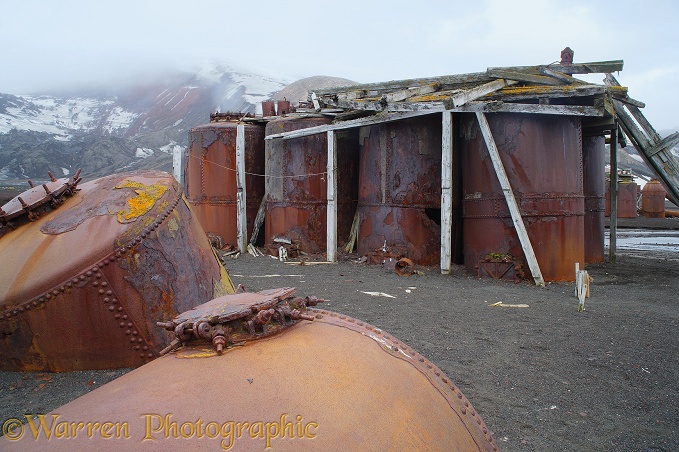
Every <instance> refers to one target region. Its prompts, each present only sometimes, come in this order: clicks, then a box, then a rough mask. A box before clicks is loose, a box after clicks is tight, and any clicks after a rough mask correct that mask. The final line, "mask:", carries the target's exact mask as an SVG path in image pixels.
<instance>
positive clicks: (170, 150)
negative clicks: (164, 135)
mask: <svg viewBox="0 0 679 452" xmlns="http://www.w3.org/2000/svg"><path fill="white" fill-rule="evenodd" d="M183 151H184V146H181V145H179V144H177V142H176V141H174V140H172V141H170V143H169V144H166V145H165V146H161V147H160V152H164V153H165V154H170V155H174V153H175V152H183Z"/></svg>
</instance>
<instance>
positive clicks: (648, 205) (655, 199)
mask: <svg viewBox="0 0 679 452" xmlns="http://www.w3.org/2000/svg"><path fill="white" fill-rule="evenodd" d="M665 196H667V192H666V191H665V188H664V187H663V186H662V184H661V183H660V182H658V181H657V180H656V179H651V180H650V181H649V182H647V183H646V184H645V185H644V188H642V189H641V215H642V216H644V217H649V218H665Z"/></svg>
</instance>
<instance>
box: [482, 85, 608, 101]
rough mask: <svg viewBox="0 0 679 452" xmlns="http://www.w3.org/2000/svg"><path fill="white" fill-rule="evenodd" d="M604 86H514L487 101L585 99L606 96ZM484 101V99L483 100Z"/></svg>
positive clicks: (491, 95)
mask: <svg viewBox="0 0 679 452" xmlns="http://www.w3.org/2000/svg"><path fill="white" fill-rule="evenodd" d="M606 92H607V90H606V86H604V85H559V86H515V87H507V88H504V89H502V90H500V91H498V92H496V93H492V94H490V95H489V96H488V99H493V100H501V101H505V102H506V101H520V100H526V99H539V98H545V97H564V98H573V97H585V96H601V95H603V94H606ZM484 100H485V99H484Z"/></svg>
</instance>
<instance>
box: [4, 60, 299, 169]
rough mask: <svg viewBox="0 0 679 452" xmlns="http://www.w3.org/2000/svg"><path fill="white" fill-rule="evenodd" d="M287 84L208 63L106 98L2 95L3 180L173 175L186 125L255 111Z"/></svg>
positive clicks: (70, 95)
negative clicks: (147, 172)
mask: <svg viewBox="0 0 679 452" xmlns="http://www.w3.org/2000/svg"><path fill="white" fill-rule="evenodd" d="M288 82H289V81H288V80H282V79H277V78H275V77H269V76H264V75H258V74H253V73H250V72H248V71H245V70H242V69H239V68H236V67H234V66H229V65H223V64H210V65H204V66H201V67H199V68H196V70H195V71H194V72H191V73H175V74H167V76H166V77H164V78H163V79H162V80H157V81H154V82H145V83H143V84H134V83H130V84H129V85H128V86H127V87H125V88H117V89H116V90H115V92H110V91H109V92H107V93H105V94H96V95H93V94H91V93H90V94H82V95H80V94H75V95H74V94H72V93H71V94H69V95H68V96H59V95H47V94H41V95H11V94H0V180H6V179H26V178H35V179H44V178H45V177H46V176H47V171H51V172H52V173H53V174H54V175H55V176H57V177H63V176H66V175H68V174H70V173H71V172H74V171H75V170H76V169H77V168H83V175H84V176H85V177H88V178H90V177H99V176H103V175H107V174H111V173H114V172H118V171H123V170H132V169H142V168H153V169H162V170H165V171H171V169H172V152H173V150H174V149H175V148H176V147H177V146H181V147H185V146H187V143H188V130H189V129H190V128H191V127H194V126H196V125H200V124H204V123H207V122H208V121H209V115H210V113H213V112H215V111H223V112H225V111H240V112H251V113H254V112H255V110H256V107H257V105H258V104H259V103H260V102H261V101H262V100H266V99H269V98H270V97H271V96H272V95H273V94H274V93H275V92H277V91H279V90H280V89H281V88H283V87H284V86H286V85H287V84H288Z"/></svg>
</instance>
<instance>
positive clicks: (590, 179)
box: [582, 136, 606, 263]
mask: <svg viewBox="0 0 679 452" xmlns="http://www.w3.org/2000/svg"><path fill="white" fill-rule="evenodd" d="M605 157H606V143H605V139H604V137H603V136H589V137H583V138H582V169H583V171H582V172H583V194H584V196H585V218H584V224H585V263H590V262H603V261H604V240H605V235H604V234H605V232H604V231H605V218H604V213H605V205H604V204H605V198H606V194H605V193H606V188H605V186H606V180H605V178H606V177H605V176H606V175H605V166H606V158H605Z"/></svg>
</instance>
